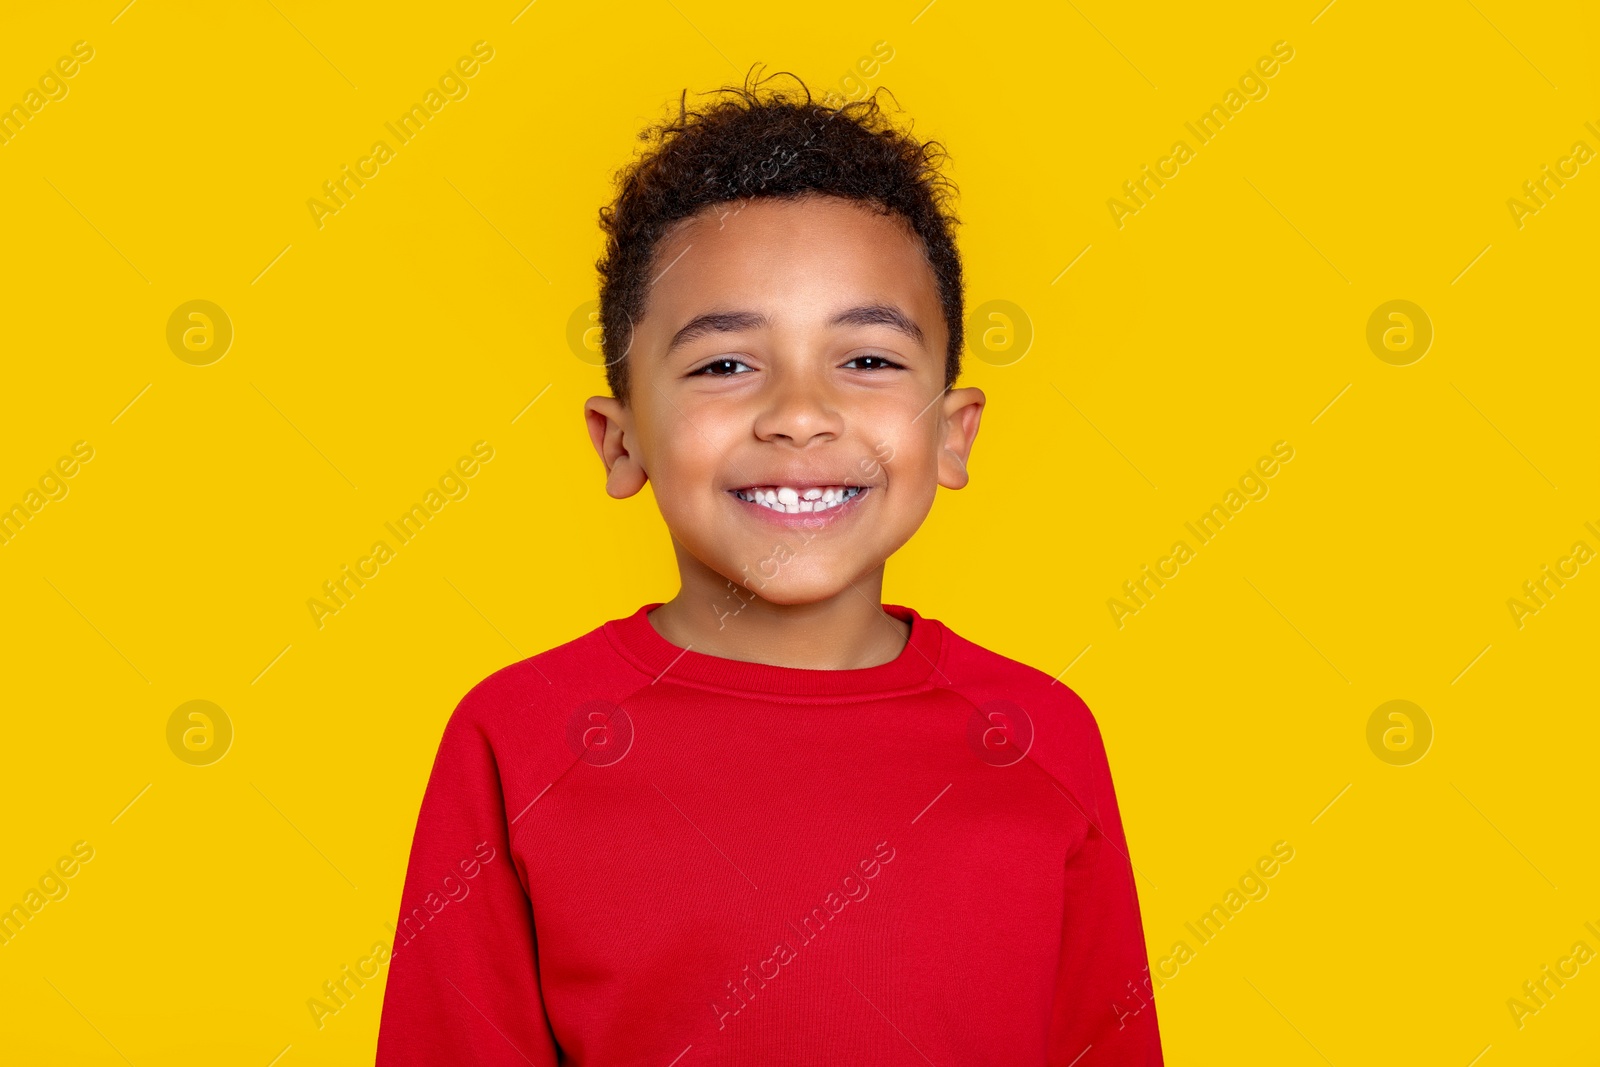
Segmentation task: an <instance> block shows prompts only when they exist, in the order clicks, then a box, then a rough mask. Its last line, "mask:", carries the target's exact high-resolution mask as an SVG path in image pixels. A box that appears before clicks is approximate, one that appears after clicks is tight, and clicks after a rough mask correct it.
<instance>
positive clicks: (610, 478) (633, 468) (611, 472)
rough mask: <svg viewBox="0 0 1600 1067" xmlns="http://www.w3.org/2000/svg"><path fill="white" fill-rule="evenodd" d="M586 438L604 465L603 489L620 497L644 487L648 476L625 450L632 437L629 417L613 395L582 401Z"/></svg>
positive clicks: (627, 412)
mask: <svg viewBox="0 0 1600 1067" xmlns="http://www.w3.org/2000/svg"><path fill="white" fill-rule="evenodd" d="M583 418H584V422H585V423H586V424H587V425H588V429H589V440H590V441H591V442H593V443H594V450H595V452H597V453H599V456H600V461H601V462H602V463H604V464H605V465H606V492H607V493H609V494H610V495H611V496H613V497H616V498H617V499H618V500H621V499H623V498H625V497H630V496H632V495H633V494H635V493H637V492H638V491H639V490H640V489H643V488H644V483H645V482H647V481H649V480H650V478H649V475H647V474H645V471H644V468H643V467H642V466H640V465H639V461H638V460H637V459H636V458H635V457H634V456H633V455H632V454H631V453H630V452H629V451H628V445H629V442H630V441H631V440H632V438H633V416H632V413H631V412H629V411H628V409H627V408H626V407H624V406H623V405H622V403H621V402H620V401H618V400H617V399H616V398H615V397H609V396H591V397H590V398H589V399H588V400H585V401H584V403H583Z"/></svg>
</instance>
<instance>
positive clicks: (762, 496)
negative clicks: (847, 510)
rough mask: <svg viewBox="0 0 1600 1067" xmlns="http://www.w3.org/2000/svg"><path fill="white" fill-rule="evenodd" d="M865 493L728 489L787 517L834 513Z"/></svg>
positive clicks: (853, 489)
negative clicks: (836, 509) (835, 509)
mask: <svg viewBox="0 0 1600 1067" xmlns="http://www.w3.org/2000/svg"><path fill="white" fill-rule="evenodd" d="M866 491H867V487H866V486H864V485H809V486H796V485H750V486H746V487H745V488H743V489H730V490H728V492H730V493H732V494H733V495H734V496H736V497H738V498H739V499H740V500H743V501H745V502H746V503H748V504H756V505H758V506H760V507H763V508H766V509H768V510H770V511H776V512H778V513H779V514H787V515H801V514H805V513H808V512H809V513H812V514H816V513H818V512H826V511H832V510H833V509H834V508H838V507H843V506H844V505H845V503H847V502H848V501H851V500H854V499H855V498H856V497H858V496H860V495H861V494H862V493H864V492H866Z"/></svg>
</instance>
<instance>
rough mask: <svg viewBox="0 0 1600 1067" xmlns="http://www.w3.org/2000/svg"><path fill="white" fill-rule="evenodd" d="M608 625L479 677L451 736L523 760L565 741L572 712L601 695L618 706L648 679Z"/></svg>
mask: <svg viewBox="0 0 1600 1067" xmlns="http://www.w3.org/2000/svg"><path fill="white" fill-rule="evenodd" d="M607 625H608V624H607V623H601V624H600V625H599V626H596V627H595V628H594V629H592V630H590V631H588V632H587V633H584V634H582V635H580V636H578V637H574V638H573V639H571V640H570V641H566V642H564V643H562V644H559V645H556V646H554V647H553V648H549V649H546V650H545V651H543V652H540V653H537V654H536V655H533V656H528V657H526V658H524V659H521V660H518V661H517V662H515V663H511V664H508V665H507V666H505V667H501V668H500V669H499V670H497V671H495V672H493V673H492V674H490V675H488V676H487V677H485V678H483V679H482V680H480V681H479V682H478V683H477V684H475V685H474V686H472V688H471V689H469V690H468V691H467V692H466V694H465V695H464V696H462V697H461V699H460V701H459V703H457V705H456V708H455V710H454V712H452V714H451V715H450V719H449V721H448V722H447V723H446V725H445V729H444V736H445V739H446V740H447V741H448V740H449V739H450V738H451V737H452V735H456V734H471V735H477V736H480V737H482V738H484V739H485V740H487V741H488V743H489V745H490V747H491V748H493V749H495V750H496V752H497V754H506V753H513V754H516V755H517V756H519V757H520V758H522V759H524V760H526V759H530V758H534V757H535V756H536V754H537V752H538V751H539V750H541V749H544V748H549V747H550V746H552V745H557V746H559V745H562V744H564V739H565V736H566V727H567V721H568V719H570V718H571V717H572V716H573V715H574V714H577V715H582V714H583V713H584V709H585V707H586V706H590V705H595V706H598V705H596V702H605V703H609V704H611V705H613V706H615V705H619V704H620V703H621V702H622V701H623V700H624V699H626V697H627V696H628V695H629V694H631V693H633V692H634V691H635V690H637V689H638V688H639V687H640V686H641V685H644V684H646V683H648V682H649V681H650V679H649V678H648V677H646V676H645V675H643V674H642V673H641V672H640V671H639V669H638V668H636V667H635V666H633V665H632V664H631V663H629V662H628V660H626V659H624V658H623V657H622V656H621V655H620V654H619V653H618V652H617V650H616V648H615V646H614V645H613V644H612V642H611V640H610V638H609V637H608V636H607V633H606V626H607ZM557 758H558V759H559V755H558V756H557ZM568 758H569V759H570V754H569V756H568ZM535 761H536V762H543V760H535Z"/></svg>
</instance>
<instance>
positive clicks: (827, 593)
mask: <svg viewBox="0 0 1600 1067" xmlns="http://www.w3.org/2000/svg"><path fill="white" fill-rule="evenodd" d="M734 584H735V585H741V583H740V582H738V581H737V580H735V581H734ZM741 587H742V588H743V589H745V590H746V591H747V592H751V593H755V594H756V595H757V596H759V597H760V598H761V599H762V600H765V601H766V602H767V603H769V604H781V605H783V606H785V607H793V606H796V605H800V604H818V603H821V602H823V601H825V600H832V599H833V598H834V597H837V596H839V595H840V594H841V593H849V592H850V583H848V582H841V581H838V580H817V581H809V580H806V579H804V578H800V577H798V576H791V575H785V574H784V573H783V571H782V570H781V569H780V570H779V572H778V573H777V574H776V575H774V576H773V577H772V578H771V579H765V578H762V577H760V576H759V575H758V574H756V573H755V572H753V571H752V573H751V575H750V578H749V584H748V585H741Z"/></svg>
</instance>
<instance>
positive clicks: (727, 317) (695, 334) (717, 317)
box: [667, 304, 927, 356]
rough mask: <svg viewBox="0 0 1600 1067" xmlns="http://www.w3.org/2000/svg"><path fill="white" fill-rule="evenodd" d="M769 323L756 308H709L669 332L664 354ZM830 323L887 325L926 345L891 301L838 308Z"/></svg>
mask: <svg viewBox="0 0 1600 1067" xmlns="http://www.w3.org/2000/svg"><path fill="white" fill-rule="evenodd" d="M771 325H772V320H771V319H770V318H768V317H767V316H765V315H763V314H761V313H760V312H756V311H712V312H707V313H706V314H704V315H696V316H695V317H694V318H692V319H690V320H689V321H688V322H687V323H685V324H684V326H683V328H682V329H680V330H679V331H678V332H677V333H675V334H673V335H672V341H671V342H670V343H669V344H668V345H667V355H669V356H670V355H671V354H672V353H673V352H674V351H675V350H677V349H679V348H681V347H683V346H684V345H686V344H688V343H689V342H690V341H693V340H695V339H697V338H700V337H704V336H707V335H709V334H714V333H741V332H744V331H746V330H763V329H767V328H769V327H770V326H771ZM828 325H829V326H887V327H888V328H889V329H891V330H894V331H896V332H898V333H901V334H904V335H905V336H906V337H908V338H910V339H911V340H912V341H914V342H916V343H917V345H918V346H919V347H925V346H926V343H927V342H926V339H925V338H924V336H923V333H922V327H920V326H918V325H917V323H916V321H915V320H914V319H912V318H911V316H910V315H907V314H906V313H905V312H904V311H901V310H900V309H899V308H897V307H895V306H894V305H893V304H862V305H860V306H859V307H853V308H849V309H848V310H845V311H841V312H840V313H839V314H837V315H835V316H834V317H833V318H832V319H829V320H828Z"/></svg>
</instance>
